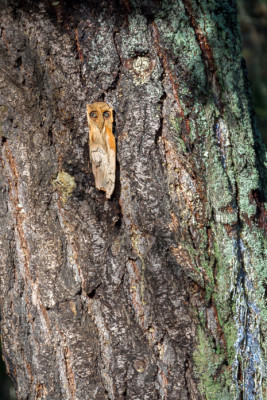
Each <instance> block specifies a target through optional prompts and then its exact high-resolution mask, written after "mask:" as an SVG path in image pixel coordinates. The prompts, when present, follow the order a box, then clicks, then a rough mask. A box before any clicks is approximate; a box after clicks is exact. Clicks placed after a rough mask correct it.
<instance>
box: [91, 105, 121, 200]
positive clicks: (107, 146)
mask: <svg viewBox="0 0 267 400" xmlns="http://www.w3.org/2000/svg"><path fill="white" fill-rule="evenodd" d="M87 118H88V124H89V153H90V161H91V164H92V171H93V174H94V177H95V185H96V187H97V189H99V190H103V191H105V192H106V197H107V198H108V199H110V197H111V195H112V193H113V191H114V187H115V173H116V141H115V137H114V135H113V133H112V122H113V108H112V107H110V106H109V105H108V104H106V103H104V102H98V103H93V104H87Z"/></svg>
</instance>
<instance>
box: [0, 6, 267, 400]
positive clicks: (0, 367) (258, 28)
mask: <svg viewBox="0 0 267 400" xmlns="http://www.w3.org/2000/svg"><path fill="white" fill-rule="evenodd" d="M238 10H239V19H240V24H241V31H242V38H243V57H244V58H245V60H246V63H247V69H248V78H249V81H250V85H251V93H252V98H253V104H254V108H255V112H256V116H257V121H258V128H259V130H260V132H261V134H262V136H263V139H264V142H265V145H267V45H266V37H267V0H238ZM0 353H1V346H0ZM14 399H15V391H14V388H13V386H12V384H11V381H10V379H9V378H8V376H7V375H6V372H5V366H4V363H3V361H2V357H0V400H14Z"/></svg>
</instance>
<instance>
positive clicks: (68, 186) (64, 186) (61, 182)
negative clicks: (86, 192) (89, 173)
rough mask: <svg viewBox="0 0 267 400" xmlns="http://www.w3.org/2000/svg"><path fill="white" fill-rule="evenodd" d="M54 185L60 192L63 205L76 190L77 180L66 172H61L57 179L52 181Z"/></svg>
mask: <svg viewBox="0 0 267 400" xmlns="http://www.w3.org/2000/svg"><path fill="white" fill-rule="evenodd" d="M52 184H53V186H54V187H55V188H56V190H57V191H58V193H59V196H60V198H61V200H62V203H63V204H65V203H66V202H67V200H68V199H69V198H70V196H71V195H72V192H73V191H74V189H75V188H76V183H75V179H74V178H73V177H72V176H71V175H69V174H68V173H67V172H65V171H60V172H59V173H58V175H57V177H56V179H53V180H52Z"/></svg>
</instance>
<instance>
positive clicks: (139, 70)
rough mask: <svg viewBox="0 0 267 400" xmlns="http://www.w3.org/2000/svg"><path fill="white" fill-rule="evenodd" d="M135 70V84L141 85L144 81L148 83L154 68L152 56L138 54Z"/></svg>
mask: <svg viewBox="0 0 267 400" xmlns="http://www.w3.org/2000/svg"><path fill="white" fill-rule="evenodd" d="M133 70H134V73H135V77H134V82H135V84H136V85H141V84H143V83H146V82H147V81H148V79H149V76H150V75H151V73H152V70H153V66H152V63H151V60H150V58H149V57H146V56H138V57H137V58H136V59H135V60H134V61H133Z"/></svg>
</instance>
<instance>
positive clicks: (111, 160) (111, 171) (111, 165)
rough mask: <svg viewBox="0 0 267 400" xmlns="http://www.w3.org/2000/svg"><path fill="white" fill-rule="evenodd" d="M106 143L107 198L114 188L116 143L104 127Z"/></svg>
mask: <svg viewBox="0 0 267 400" xmlns="http://www.w3.org/2000/svg"><path fill="white" fill-rule="evenodd" d="M106 143H107V152H108V169H107V176H106V183H107V190H106V196H107V198H108V199H109V198H110V197H111V195H112V193H113V191H114V188H115V180H116V144H115V138H114V136H113V134H112V133H111V131H110V130H109V129H108V128H106Z"/></svg>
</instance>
